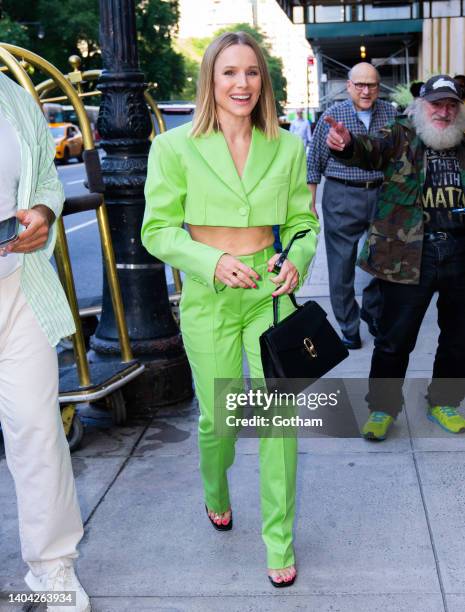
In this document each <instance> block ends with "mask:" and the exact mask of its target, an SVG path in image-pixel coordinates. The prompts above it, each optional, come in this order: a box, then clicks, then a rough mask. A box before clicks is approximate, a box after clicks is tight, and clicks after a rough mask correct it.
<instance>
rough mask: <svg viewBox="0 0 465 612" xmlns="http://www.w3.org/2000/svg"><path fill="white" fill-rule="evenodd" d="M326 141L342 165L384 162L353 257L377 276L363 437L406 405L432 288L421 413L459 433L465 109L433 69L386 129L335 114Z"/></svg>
mask: <svg viewBox="0 0 465 612" xmlns="http://www.w3.org/2000/svg"><path fill="white" fill-rule="evenodd" d="M326 121H327V122H328V123H329V124H330V126H331V128H330V130H329V132H328V139H327V144H328V147H329V148H330V149H331V153H332V155H334V156H335V157H337V159H338V160H339V161H342V162H343V163H345V164H347V165H348V166H357V167H361V168H366V169H369V170H381V171H382V172H383V173H384V182H383V186H382V188H381V191H380V196H379V200H378V204H377V211H376V214H375V218H374V220H373V223H372V225H371V227H370V230H369V233H368V238H367V241H366V243H365V246H364V248H363V250H362V252H361V254H360V257H359V261H358V263H359V265H360V266H361V267H362V268H363V269H365V270H367V271H368V272H370V273H371V274H373V275H374V276H376V277H377V278H379V279H380V286H381V292H382V296H383V305H382V312H381V317H380V319H379V334H378V336H377V338H376V339H375V348H374V351H373V356H372V361H371V370H370V380H369V393H368V396H367V399H368V406H369V410H370V416H369V419H368V421H367V422H366V423H365V425H364V427H363V430H362V432H363V435H364V437H365V438H366V439H369V440H384V439H385V438H386V436H387V433H388V430H389V428H390V426H391V425H392V423H393V421H394V419H395V418H396V416H397V414H398V413H399V412H400V411H401V409H402V405H403V395H402V386H403V381H404V377H405V373H406V370H407V367H408V362H409V356H410V353H411V351H412V350H413V348H414V347H415V343H416V340H417V336H418V332H419V329H420V325H421V322H422V320H423V317H424V315H425V312H426V310H427V308H428V306H429V303H430V301H431V299H432V297H433V295H434V293H435V292H438V294H439V296H438V302H437V308H438V324H439V328H440V332H441V333H440V336H439V340H438V346H437V350H436V356H435V360H434V366H433V376H432V381H431V384H430V385H429V388H428V410H427V416H428V418H429V419H430V420H431V421H433V422H434V423H436V424H438V425H439V426H440V427H442V428H443V429H445V430H446V431H448V432H450V433H462V432H464V431H465V419H464V418H463V417H462V416H461V415H460V414H459V413H458V411H457V407H458V406H459V404H460V402H461V401H462V399H463V397H464V396H465V215H464V214H462V213H461V209H464V208H465V198H464V190H463V189H464V186H465V141H464V130H465V110H464V107H463V105H462V100H461V97H460V92H459V91H458V88H457V85H456V83H455V82H454V80H453V79H452V78H451V77H449V76H448V75H437V76H434V77H432V78H431V79H429V80H428V81H427V82H426V83H425V84H424V85H423V86H422V88H421V91H420V96H419V97H418V98H417V99H416V100H415V101H414V102H413V103H412V105H411V106H410V107H409V108H408V109H407V115H403V116H400V117H398V118H396V119H395V121H394V122H393V123H392V124H391V125H390V126H388V127H387V128H385V129H384V130H382V132H383V134H382V137H381V138H373V137H370V136H353V135H352V134H351V133H350V132H349V130H347V128H346V127H345V126H344V125H343V123H342V122H336V121H335V120H334V119H333V118H332V117H327V118H326Z"/></svg>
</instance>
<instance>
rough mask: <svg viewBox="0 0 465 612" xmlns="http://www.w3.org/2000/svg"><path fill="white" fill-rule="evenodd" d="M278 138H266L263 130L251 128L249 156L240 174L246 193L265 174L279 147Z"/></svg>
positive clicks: (251, 189)
mask: <svg viewBox="0 0 465 612" xmlns="http://www.w3.org/2000/svg"><path fill="white" fill-rule="evenodd" d="M279 142H280V139H279V138H275V139H274V140H267V139H266V137H265V135H264V134H263V132H261V131H260V130H258V129H257V128H255V127H254V128H253V131H252V142H251V145H250V151H249V156H248V158H247V163H246V166H245V168H244V173H243V175H242V184H243V185H244V189H245V192H246V193H247V195H248V194H249V193H251V192H252V191H253V189H254V188H255V187H256V185H257V184H258V183H259V182H260V180H261V179H262V178H263V176H264V175H265V173H266V171H267V170H268V168H269V166H270V164H271V162H272V161H273V159H274V158H275V155H276V153H277V151H278V147H279Z"/></svg>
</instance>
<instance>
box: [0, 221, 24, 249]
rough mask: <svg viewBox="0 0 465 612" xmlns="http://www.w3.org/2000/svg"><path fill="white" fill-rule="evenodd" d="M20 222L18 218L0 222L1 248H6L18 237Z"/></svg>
mask: <svg viewBox="0 0 465 612" xmlns="http://www.w3.org/2000/svg"><path fill="white" fill-rule="evenodd" d="M18 226H19V222H18V219H17V218H16V217H10V218H9V219H4V220H3V221H0V248H3V247H6V245H7V244H10V242H14V241H15V240H16V238H17V237H18Z"/></svg>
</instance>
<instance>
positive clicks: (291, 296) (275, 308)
mask: <svg viewBox="0 0 465 612" xmlns="http://www.w3.org/2000/svg"><path fill="white" fill-rule="evenodd" d="M311 231H312V230H311V229H308V230H301V231H300V232H296V233H295V234H294V235H293V236H292V238H291V240H290V242H289V244H288V245H287V247H286V248H285V249H284V251H283V252H282V253H281V255H280V256H279V258H278V260H277V262H276V263H275V265H274V267H273V272H274V273H275V274H279V273H280V272H281V268H282V267H283V263H284V262H285V261H286V259H287V256H288V255H289V251H290V250H291V246H292V245H293V243H294V240H300V238H303V237H304V236H306V235H307V234H308V233H309V232H311ZM288 295H289V299H290V300H291V302H292V304H293V306H294V307H295V308H296V310H297V309H298V308H300V306H299V304H297V300H296V299H295V295H294V294H293V293H288ZM279 297H280V296H277V297H274V298H273V327H275V326H276V325H277V324H278V322H279V316H278V314H279V313H278V303H279Z"/></svg>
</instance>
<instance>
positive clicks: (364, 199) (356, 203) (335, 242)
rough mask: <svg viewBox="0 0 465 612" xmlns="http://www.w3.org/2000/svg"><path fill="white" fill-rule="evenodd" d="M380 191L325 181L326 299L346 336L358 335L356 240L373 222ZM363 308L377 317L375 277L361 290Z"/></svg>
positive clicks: (323, 201) (376, 284) (377, 305)
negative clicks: (327, 283)
mask: <svg viewBox="0 0 465 612" xmlns="http://www.w3.org/2000/svg"><path fill="white" fill-rule="evenodd" d="M378 192H379V189H377V188H375V189H363V188H360V187H351V186H348V185H343V184H341V183H338V182H337V181H333V180H331V179H326V182H325V187H324V190H323V200H322V210H323V219H324V234H325V244H326V256H327V258H328V280H329V296H330V299H331V307H332V309H333V312H334V316H335V317H336V320H337V322H338V324H339V327H340V328H341V331H342V332H343V333H344V334H345V335H346V336H353V335H354V334H356V333H358V331H359V326H360V308H359V305H358V303H357V300H356V299H355V291H354V281H355V261H356V259H357V248H358V243H359V240H360V239H361V238H362V236H363V235H364V234H365V232H366V231H367V229H368V227H369V225H370V222H371V220H372V219H373V216H374V213H375V210H376V203H377V200H378ZM362 308H363V309H364V310H365V311H366V312H367V314H368V315H369V316H370V317H372V318H373V319H375V320H376V319H377V318H378V316H379V310H380V308H381V296H380V291H379V284H378V279H377V278H372V279H371V280H370V282H369V283H368V285H367V286H366V287H365V288H364V290H363V295H362Z"/></svg>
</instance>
